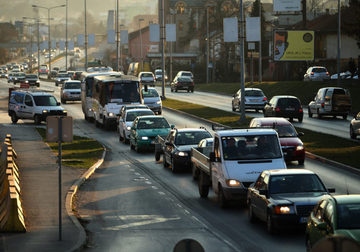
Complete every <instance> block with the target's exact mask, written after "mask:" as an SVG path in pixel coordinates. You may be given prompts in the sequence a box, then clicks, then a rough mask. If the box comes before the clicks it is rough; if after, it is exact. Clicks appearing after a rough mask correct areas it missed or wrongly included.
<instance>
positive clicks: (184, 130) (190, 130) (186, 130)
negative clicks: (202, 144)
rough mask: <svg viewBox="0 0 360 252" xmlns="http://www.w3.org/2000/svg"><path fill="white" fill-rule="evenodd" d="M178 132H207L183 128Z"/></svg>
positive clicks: (203, 129)
mask: <svg viewBox="0 0 360 252" xmlns="http://www.w3.org/2000/svg"><path fill="white" fill-rule="evenodd" d="M177 131H178V132H202V131H206V132H209V131H207V130H206V129H205V128H181V129H177Z"/></svg>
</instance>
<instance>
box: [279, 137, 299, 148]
mask: <svg viewBox="0 0 360 252" xmlns="http://www.w3.org/2000/svg"><path fill="white" fill-rule="evenodd" d="M280 144H281V147H284V146H295V147H296V146H298V145H303V142H302V141H301V140H300V139H299V138H298V137H280Z"/></svg>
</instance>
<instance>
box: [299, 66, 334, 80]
mask: <svg viewBox="0 0 360 252" xmlns="http://www.w3.org/2000/svg"><path fill="white" fill-rule="evenodd" d="M328 79H330V75H329V72H328V70H327V69H326V67H323V66H312V67H309V68H308V69H307V70H306V73H305V74H304V81H323V80H328Z"/></svg>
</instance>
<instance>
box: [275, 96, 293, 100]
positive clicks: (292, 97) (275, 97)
mask: <svg viewBox="0 0 360 252" xmlns="http://www.w3.org/2000/svg"><path fill="white" fill-rule="evenodd" d="M272 98H292V99H297V100H299V98H297V97H296V96H293V95H274V96H273V97H272Z"/></svg>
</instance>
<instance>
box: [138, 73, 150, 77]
mask: <svg viewBox="0 0 360 252" xmlns="http://www.w3.org/2000/svg"><path fill="white" fill-rule="evenodd" d="M140 77H153V75H152V73H142V74H141V76H140Z"/></svg>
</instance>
